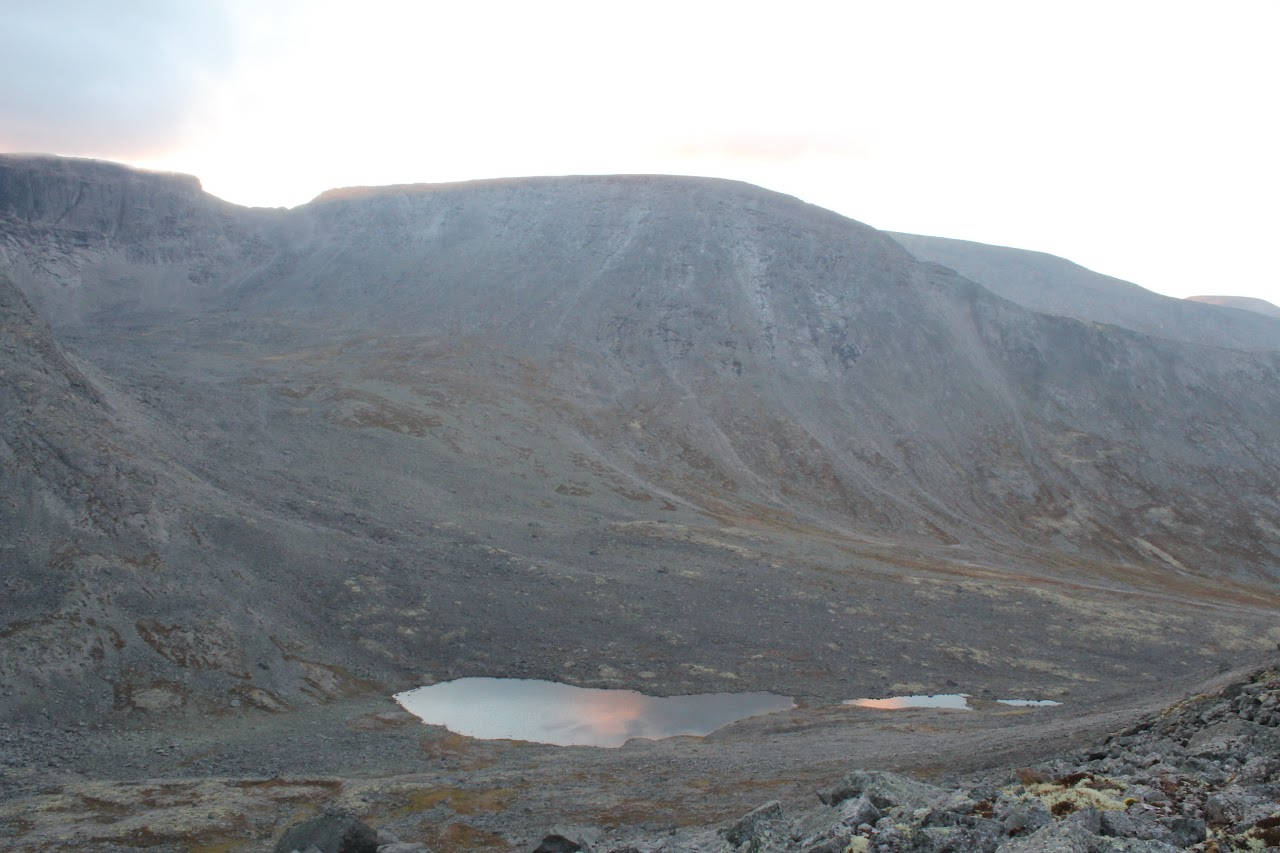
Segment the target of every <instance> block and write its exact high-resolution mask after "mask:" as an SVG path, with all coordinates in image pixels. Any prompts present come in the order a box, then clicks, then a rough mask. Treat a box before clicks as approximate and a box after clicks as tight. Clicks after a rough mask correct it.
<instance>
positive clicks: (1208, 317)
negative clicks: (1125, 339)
mask: <svg viewBox="0 0 1280 853" xmlns="http://www.w3.org/2000/svg"><path fill="white" fill-rule="evenodd" d="M891 236H892V237H893V238H894V239H895V240H897V241H898V242H899V243H901V244H902V245H903V246H905V247H907V249H908V250H909V251H910V252H911V253H912V254H914V255H915V256H916V257H917V258H919V259H920V260H922V261H930V262H933V263H938V264H942V265H943V266H946V267H949V268H951V269H953V270H955V271H956V272H958V273H960V274H961V275H963V276H967V277H968V278H970V279H972V280H974V281H976V282H979V283H980V284H982V285H983V286H984V287H986V288H988V289H989V290H991V291H992V292H994V293H997V294H999V295H1000V296H1003V297H1005V298H1006V299H1010V300H1012V301H1014V302H1016V303H1018V304H1019V305H1022V306H1024V307H1026V308H1030V309H1031V310H1033V311H1040V312H1043V313H1046V314H1055V315H1059V316H1062V317H1074V318H1075V319H1077V320H1084V321H1086V322H1094V323H1111V324H1114V325H1117V326H1122V327H1124V328H1126V329H1131V330H1133V331H1136V332H1141V333H1143V334H1146V335H1150V336H1152V337H1157V338H1165V339H1167V340H1173V341H1182V342H1185V343H1195V344H1206V345H1209V346H1221V347H1229V348H1232V349H1246V350H1276V349H1280V320H1278V319H1273V318H1271V317H1260V316H1256V315H1255V314H1241V313H1240V312H1239V311H1232V310H1225V308H1224V307H1222V306H1221V305H1219V304H1210V303H1209V302H1207V301H1204V300H1199V299H1198V298H1193V299H1192V300H1186V299H1174V298H1173V297H1169V296H1162V295H1160V294H1158V293H1153V292H1152V291H1150V290H1147V289H1146V288H1143V287H1139V286H1138V285H1136V284H1133V283H1131V282H1127V281H1121V280H1120V279H1118V278H1112V277H1111V276H1108V275H1102V274H1100V273H1096V272H1093V271H1092V270H1089V269H1085V268H1084V267H1082V266H1080V265H1078V264H1073V263H1072V262H1071V261H1068V260H1064V259H1063V258H1058V257H1055V256H1053V255H1047V254H1044V253H1043V252H1028V251H1026V250H1023V249H1009V248H1005V247H1003V246H988V245H985V244H983V243H971V242H968V241H966V240H950V239H947V238H944V237H923V236H920V235H918V234H900V233H896V232H893V233H892V235H891ZM1230 307H1232V308H1239V307H1242V306H1239V305H1233V306H1230ZM1258 313H1261V314H1265V313H1267V312H1265V311H1262V312H1258Z"/></svg>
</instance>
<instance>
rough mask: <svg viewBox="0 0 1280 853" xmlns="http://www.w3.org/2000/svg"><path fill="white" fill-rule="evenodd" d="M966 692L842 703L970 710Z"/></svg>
mask: <svg viewBox="0 0 1280 853" xmlns="http://www.w3.org/2000/svg"><path fill="white" fill-rule="evenodd" d="M970 698H971V697H970V696H969V694H968V693H938V694H936V695H934V696H893V697H891V698H888V699H849V700H846V701H845V703H844V704H846V705H857V706H858V707H860V708H879V709H881V710H884V711H899V710H902V709H904V708H951V709H953V710H957V711H972V710H973V707H972V706H971V705H970V704H969V699H970ZM995 701H996V702H998V703H999V704H1001V705H1016V706H1019V707H1023V708H1044V707H1049V706H1052V705H1061V704H1062V703H1061V702H1055V701H1054V700H1052V699H996V700H995Z"/></svg>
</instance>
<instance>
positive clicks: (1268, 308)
mask: <svg viewBox="0 0 1280 853" xmlns="http://www.w3.org/2000/svg"><path fill="white" fill-rule="evenodd" d="M1187 299H1188V300H1190V301H1192V302H1203V303H1205V304H1207V305H1221V306H1223V307H1224V308H1239V309H1240V310H1241V311H1253V312H1254V313H1257V314H1265V315H1266V316H1268V317H1280V305H1273V304H1271V303H1270V302H1268V301H1267V300H1265V299H1257V298H1255V297H1252V296H1188V297H1187Z"/></svg>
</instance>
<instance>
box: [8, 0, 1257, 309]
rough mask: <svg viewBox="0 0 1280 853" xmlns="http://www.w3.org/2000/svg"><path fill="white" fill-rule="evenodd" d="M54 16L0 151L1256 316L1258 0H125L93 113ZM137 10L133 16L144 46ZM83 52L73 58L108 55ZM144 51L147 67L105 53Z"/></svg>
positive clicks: (35, 15)
mask: <svg viewBox="0 0 1280 853" xmlns="http://www.w3.org/2000/svg"><path fill="white" fill-rule="evenodd" d="M0 2H2V0H0ZM55 5H58V6H59V9H60V11H61V13H62V18H59V19H58V21H57V22H55V23H56V25H55V24H50V23H49V22H48V21H46V20H44V19H40V18H39V16H40V15H42V14H46V15H56V14H58V13H56V12H55V13H44V12H40V11H28V10H25V9H21V7H18V11H15V14H16V15H19V18H20V19H21V20H19V21H18V24H22V25H23V26H26V21H27V19H28V18H30V19H32V20H34V21H35V23H33V24H31V25H30V26H29V27H26V29H22V27H19V29H20V30H22V32H24V33H26V32H27V31H28V30H29V33H30V34H29V35H27V36H25V37H26V38H27V41H29V42H31V43H33V44H36V45H37V47H32V48H31V49H30V52H29V53H28V54H25V59H23V61H24V62H25V63H26V65H23V66H21V67H19V66H16V65H15V66H14V68H13V69H10V68H9V67H8V66H5V65H4V62H5V60H4V59H3V58H0V81H4V80H5V79H6V78H8V80H9V82H8V83H7V84H6V83H5V82H0V150H48V151H49V153H55V154H65V155H74V156H88V157H97V158H100V159H109V160H118V161H121V162H126V163H130V164H132V165H137V166H141V167H144V168H154V169H162V170H167V171H179V172H186V173H189V174H193V175H195V176H197V177H198V178H200V180H201V181H202V183H203V185H204V187H205V189H206V190H207V191H208V192H210V193H212V194H213V195H216V196H219V197H221V198H224V199H226V200H228V201H231V202H235V203H237V204H244V205H251V206H294V205H298V204H302V203H305V202H306V201H308V200H310V199H311V198H314V197H315V196H316V195H318V194H319V193H321V192H322V191H324V190H326V189H330V188H334V187H340V186H352V185H384V184H400V183H438V182H452V181H461V180H471V179H481V178H501V177H517V176H530V175H563V174H614V173H657V174H686V175H703V176H708V177H720V178H729V179H733V180H741V181H746V182H749V183H752V184H757V185H760V186H763V187H766V188H768V189H772V190H776V191H779V192H782V193H786V194H788V195H793V196H797V197H799V198H801V199H803V200H805V201H807V202H811V203H813V204H817V205H820V206H822V207H825V208H829V209H831V210H834V211H836V212H838V213H841V214H844V215H846V216H849V217H851V218H853V219H857V220H859V221H861V222H865V223H867V224H869V225H872V226H875V227H877V228H881V229H885V230H891V231H905V232H909V233H916V234H928V235H935V236H943V237H951V238H956V239H964V240H974V241H977V242H983V243H990V244H995V245H1002V246H1011V247H1015V248H1023V249H1031V250H1035V251H1042V252H1048V253H1050V254H1054V255H1059V256H1061V257H1064V258H1067V259H1068V260H1071V261H1074V262H1076V263H1079V264H1082V265H1084V266H1086V267H1089V268H1090V269H1093V270H1096V271H1098V272H1101V273H1105V274H1107V275H1112V276H1116V277H1118V278H1122V279H1125V280H1128V281H1133V282H1135V283H1137V284H1140V285H1142V286H1143V287H1147V288H1149V289H1152V290H1156V291H1158V292H1162V293H1166V294H1169V295H1174V296H1190V295H1197V294H1228V295H1241V296H1254V297H1258V298H1262V299H1266V300H1268V301H1271V302H1273V303H1280V273H1277V272H1276V266H1275V264H1274V263H1273V262H1272V260H1271V254H1272V248H1271V246H1272V243H1273V241H1274V235H1275V234H1276V233H1277V232H1278V231H1280V212H1278V208H1277V205H1276V204H1275V201H1274V200H1275V199H1276V198H1277V197H1280V166H1278V165H1277V164H1278V162H1280V158H1277V157H1276V156H1275V153H1274V152H1275V151H1277V150H1280V123H1278V122H1275V121H1274V117H1273V112H1274V111H1273V110H1272V109H1271V107H1270V104H1271V102H1272V100H1273V99H1274V92H1273V91H1272V90H1273V87H1274V82H1275V80H1277V79H1280V54H1278V53H1277V52H1276V51H1275V50H1274V49H1273V46H1272V44H1271V41H1272V37H1273V34H1274V33H1275V32H1277V31H1278V30H1280V4H1277V3H1274V2H1270V0H1239V2H1235V3H1232V4H1230V5H1228V6H1220V7H1214V8H1213V9H1212V10H1210V8H1209V7H1203V6H1198V5H1192V4H1182V3H1159V4H1157V3H1145V2H1132V3H1125V4H1114V3H1106V4H1104V3H1099V2H1089V0H1085V2H1082V3H1077V4H1072V5H1071V6H1069V7H1067V6H1053V5H1043V4H1041V5H1037V4H1026V3H1021V2H1007V1H1006V0H999V2H996V0H990V1H989V2H975V3H973V4H953V3H944V2H914V3H912V2H908V3H901V4H870V3H862V2H851V3H846V4H834V3H819V2H799V3H796V4H792V5H790V6H788V7H787V11H786V12H785V14H784V13H783V12H782V11H781V10H780V9H779V8H776V7H764V6H751V5H743V4H732V5H730V4H728V3H724V2H703V3H698V4H676V3H670V2H650V3H646V4H643V5H636V4H608V5H600V4H593V3H585V2H554V0H548V2H547V3H543V4H524V3H515V2H476V3H471V4H449V5H445V4H435V3H395V2H388V0H366V2H364V3H361V4H359V5H358V6H352V5H350V4H349V3H341V2H337V0H311V2H300V0H274V1H273V2H272V1H271V0H267V1H266V2H261V1H260V2H249V0H220V2H210V3H207V4H201V9H202V15H203V17H201V19H200V20H199V21H198V22H195V23H192V22H190V21H187V20H186V19H185V18H184V17H183V16H184V15H186V14H187V12H185V11H182V10H184V9H186V8H187V7H181V6H166V5H164V4H161V3H159V2H151V0H132V2H131V3H130V4H125V5H126V7H128V8H129V9H130V10H131V12H132V14H133V18H132V19H131V21H134V23H131V25H130V26H129V27H128V28H127V29H125V30H122V32H123V33H124V35H122V36H121V39H122V40H125V41H124V42H123V43H122V44H121V45H119V46H118V47H117V48H115V49H118V50H119V51H121V54H120V57H119V62H120V63H122V64H124V63H128V62H134V63H135V64H136V63H142V62H143V60H139V59H137V58H136V57H137V56H142V57H143V59H145V63H144V64H142V65H138V66H137V67H134V66H132V65H131V66H129V68H128V69H127V70H128V72H129V74H130V75H131V76H128V77H123V76H122V78H121V80H117V81H115V83H116V90H118V91H116V98H117V100H116V101H110V102H107V101H100V100H93V97H99V95H101V93H100V92H99V91H98V89H97V88H94V87H95V86H97V87H100V88H104V89H105V90H108V91H111V87H109V86H105V84H103V83H102V81H101V80H100V79H99V78H100V77H102V71H103V68H107V69H108V70H109V69H110V60H111V57H107V58H105V59H104V58H102V57H96V58H95V59H94V63H93V64H92V65H90V64H88V61H87V60H86V65H85V68H84V69H83V72H82V73H83V76H82V77H75V76H70V75H73V72H75V71H76V69H75V68H74V67H69V69H68V70H66V72H65V73H66V75H69V76H68V77H67V80H66V81H64V83H65V85H64V87H63V88H57V86H55V85H54V84H55V83H57V82H58V81H56V80H55V81H53V82H47V81H45V80H44V78H43V77H39V76H38V75H35V73H34V72H30V71H28V70H27V66H28V65H32V64H33V63H34V64H36V65H38V63H39V62H40V61H41V58H42V57H44V54H43V53H41V52H40V51H39V50H38V46H39V45H40V44H41V42H40V38H41V37H44V36H45V35H47V38H48V39H49V43H50V44H52V45H56V44H57V41H56V40H55V36H56V37H63V36H65V34H64V32H63V29H62V28H61V27H62V24H61V21H62V20H63V19H68V16H67V15H66V8H64V7H67V6H70V7H78V8H79V9H80V11H81V12H82V13H84V14H83V15H82V16H81V17H85V16H89V15H91V14H92V12H90V11H89V10H94V9H97V8H98V7H96V6H94V5H92V4H89V3H87V2H83V3H77V2H76V0H61V3H60V4H55ZM175 9H177V10H179V11H174V10H175ZM144 12H145V13H147V14H145V15H144V14H143V13H144ZM215 12H216V14H215ZM97 14H105V13H103V12H98V13H97ZM192 14H193V15H194V13H192ZM135 19H141V20H144V21H152V20H155V21H158V23H157V24H156V32H151V33H148V32H147V31H146V28H145V27H139V26H137V25H136V20H135ZM104 20H105V21H106V23H105V24H103V26H108V25H110V23H111V21H112V20H114V19H104ZM18 24H13V25H12V26H18ZM162 25H163V26H162ZM84 26H85V27H88V24H84ZM121 26H123V25H121ZM183 27H186V28H187V29H182V28H183ZM140 31H141V35H139V32H140ZM73 35H74V33H73ZM93 35H94V33H93V32H90V33H88V34H87V35H86V34H84V33H81V34H80V36H81V40H80V41H75V40H73V46H74V47H75V49H76V50H78V51H81V52H84V51H86V50H89V49H90V48H93V49H96V50H99V51H102V50H108V49H111V45H112V44H113V42H112V41H111V40H110V39H109V38H105V37H104V38H100V39H98V40H96V41H95V40H93V39H92V38H90V36H93ZM146 35H149V36H150V37H151V38H152V39H153V42H148V43H147V46H149V48H150V49H149V50H146V51H143V50H134V49H133V47H134V46H133V45H131V44H129V43H128V42H127V39H130V38H138V39H141V38H142V37H143V36H146ZM166 39H167V40H166ZM24 43H25V42H24ZM103 43H106V44H107V47H103V46H102V44H103ZM56 49H57V48H51V50H56ZM64 49H65V50H71V49H72V48H71V47H67V48H64ZM68 56H71V55H70V54H68ZM62 58H63V57H60V56H53V55H51V56H50V57H49V58H47V59H46V60H45V61H47V63H48V72H49V75H54V76H56V74H57V73H61V72H58V71H57V70H56V69H57V68H60V67H62V66H68V65H71V66H73V65H74V56H72V58H71V59H68V60H67V61H66V62H62V63H61V64H60V65H59V64H58V63H57V62H56V60H59V59H62ZM17 61H18V60H17V59H15V60H13V62H14V63H16V62H17ZM37 70H39V69H37ZM19 71H22V72H23V73H25V74H26V76H25V77H21V76H20V75H18V72H19ZM123 73H124V72H121V74H122V75H123ZM15 75H18V76H15ZM49 75H46V76H49ZM46 85H47V87H49V89H50V91H49V93H47V94H46V93H45V92H43V88H45V87H46ZM6 86H7V88H5V87H6ZM153 87H154V88H155V91H154V92H153V91H152V88H153ZM37 89H40V90H41V91H36V90H37ZM120 91H123V92H125V93H127V96H128V97H127V98H126V97H124V96H121V95H120V94H119V92H120ZM15 93H16V94H15ZM37 95H38V96H39V97H37ZM91 95H92V96H93V97H91ZM153 95H154V99H155V104H156V107H155V109H154V110H153V111H152V112H151V113H148V112H146V111H145V110H144V109H143V108H142V107H138V108H137V110H136V112H137V113H138V116H137V118H136V119H131V122H132V124H131V125H130V126H133V125H139V123H141V124H140V125H139V126H144V127H145V128H146V131H147V132H146V133H145V134H144V133H141V132H138V133H133V134H130V133H129V132H127V131H128V128H127V127H126V128H123V129H122V128H121V127H120V126H119V125H120V124H121V121H122V120H121V118H120V115H119V114H120V113H121V111H122V109H123V107H121V106H119V104H125V105H126V106H128V107H130V108H131V109H132V108H133V106H134V104H135V102H144V101H146V99H147V98H148V97H152V96H153ZM72 96H74V97H72ZM162 96H163V97H162ZM101 97H103V98H105V97H106V96H105V95H101ZM60 98H62V99H64V100H65V108H64V109H63V111H62V112H59V111H58V109H57V107H58V106H59V105H60V104H62V103H63V101H61V100H60ZM33 105H34V106H33ZM144 106H145V104H144ZM95 107H97V108H99V113H100V115H99V114H95V113H93V109H94V108H95ZM179 107H180V109H179ZM24 111H25V112H24ZM93 115H97V124H93V123H91V122H89V117H91V116H93ZM104 116H105V118H104ZM19 119H22V120H21V121H19ZM148 120H151V121H152V122H153V124H154V127H153V126H152V125H148V124H147V123H146V122H147V121H148ZM55 131H56V132H55ZM38 144H42V145H44V146H45V147H43V148H39V147H37V148H33V145H38ZM50 148H52V149H56V150H49V149H50Z"/></svg>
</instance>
